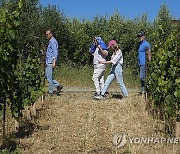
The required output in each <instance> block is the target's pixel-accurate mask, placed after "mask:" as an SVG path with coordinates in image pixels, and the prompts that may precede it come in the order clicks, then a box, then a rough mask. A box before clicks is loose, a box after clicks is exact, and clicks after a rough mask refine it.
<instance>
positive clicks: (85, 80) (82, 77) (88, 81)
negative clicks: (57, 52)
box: [55, 65, 139, 89]
mask: <svg viewBox="0 0 180 154" xmlns="http://www.w3.org/2000/svg"><path fill="white" fill-rule="evenodd" d="M110 69H111V66H110V65H108V66H107V69H106V72H105V79H106V78H107V76H108V74H109V72H110ZM92 75H93V67H90V66H83V67H81V68H76V67H71V66H67V65H63V66H61V67H58V68H57V69H56V71H55V76H56V79H58V81H59V82H61V83H62V84H63V85H64V86H65V87H71V88H72V87H74V88H82V87H83V88H85V89H90V88H91V89H94V83H93V81H92ZM123 78H124V83H125V85H126V86H127V88H133V89H137V88H138V87H139V79H138V78H137V77H134V75H132V71H131V70H130V69H128V68H124V70H123ZM114 88H116V89H117V88H119V85H118V84H117V81H116V80H114V82H113V83H112V85H111V87H110V89H114Z"/></svg>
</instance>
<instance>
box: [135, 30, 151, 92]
mask: <svg viewBox="0 0 180 154" xmlns="http://www.w3.org/2000/svg"><path fill="white" fill-rule="evenodd" d="M137 37H138V39H139V49H138V63H139V70H140V76H139V77H140V81H141V92H140V93H141V94H145V92H146V89H145V86H146V84H145V83H146V73H147V67H146V64H147V61H150V60H151V46H150V44H149V43H148V42H147V41H146V39H145V34H144V32H140V33H139V34H138V35H137Z"/></svg>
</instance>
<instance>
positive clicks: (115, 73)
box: [101, 64, 128, 97]
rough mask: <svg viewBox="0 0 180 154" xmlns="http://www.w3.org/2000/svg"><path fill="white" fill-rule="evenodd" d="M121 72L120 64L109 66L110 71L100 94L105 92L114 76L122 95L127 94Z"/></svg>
mask: <svg viewBox="0 0 180 154" xmlns="http://www.w3.org/2000/svg"><path fill="white" fill-rule="evenodd" d="M122 72H123V69H122V66H121V65H120V64H117V65H113V67H112V68H111V72H110V74H109V76H108V77H107V79H106V82H105V84H104V87H103V89H102V93H101V94H102V95H104V94H105V93H106V91H107V90H108V88H109V86H110V84H111V83H112V81H113V80H114V79H115V78H116V79H117V82H118V83H119V86H120V89H121V91H122V93H123V95H124V97H127V96H128V92H127V89H126V86H125V84H124V82H123V75H122Z"/></svg>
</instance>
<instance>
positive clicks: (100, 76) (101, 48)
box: [90, 37, 108, 98]
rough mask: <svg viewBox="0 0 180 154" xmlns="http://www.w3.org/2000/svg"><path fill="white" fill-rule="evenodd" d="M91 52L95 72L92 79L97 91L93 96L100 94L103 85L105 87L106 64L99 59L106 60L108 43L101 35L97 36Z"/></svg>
mask: <svg viewBox="0 0 180 154" xmlns="http://www.w3.org/2000/svg"><path fill="white" fill-rule="evenodd" d="M90 52H91V53H92V55H93V63H94V72H93V77H92V80H93V82H94V85H95V88H96V92H95V94H94V96H93V98H94V97H96V96H100V94H101V91H102V87H104V72H105V70H106V65H105V64H100V63H99V61H103V62H104V61H106V57H107V55H108V51H107V45H106V44H105V43H104V41H103V40H102V39H101V37H95V38H94V39H93V43H92V45H91V48H90Z"/></svg>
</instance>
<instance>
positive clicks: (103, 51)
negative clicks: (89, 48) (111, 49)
mask: <svg viewBox="0 0 180 154" xmlns="http://www.w3.org/2000/svg"><path fill="white" fill-rule="evenodd" d="M98 48H99V50H100V51H101V52H102V54H103V55H104V56H107V55H108V52H107V50H103V49H102V48H101V46H100V45H98Z"/></svg>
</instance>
